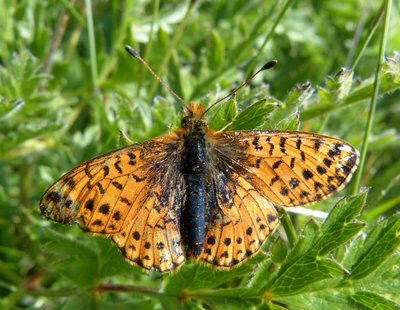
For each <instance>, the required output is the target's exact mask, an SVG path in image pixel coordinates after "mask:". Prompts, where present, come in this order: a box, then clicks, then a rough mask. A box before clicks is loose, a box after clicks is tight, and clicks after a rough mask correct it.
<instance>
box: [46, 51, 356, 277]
mask: <svg viewBox="0 0 400 310" xmlns="http://www.w3.org/2000/svg"><path fill="white" fill-rule="evenodd" d="M127 49H128V51H129V52H130V53H131V54H132V55H134V56H135V57H136V58H138V59H139V60H141V61H142V62H144V61H143V60H142V59H141V58H140V56H139V55H137V54H136V52H134V51H133V50H132V49H131V48H130V47H127ZM144 64H145V63H144ZM145 65H146V66H147V64H145ZM272 65H273V64H272ZM270 66H271V64H269V65H267V67H270ZM263 69H265V68H263ZM150 71H151V69H150ZM260 71H261V70H260ZM253 76H254V75H253ZM250 80H251V79H248V80H246V82H245V83H243V84H242V85H241V86H240V87H239V88H241V87H242V86H244V85H245V84H247V83H248V82H249V81H250ZM161 82H162V81H161ZM162 83H163V82H162ZM163 84H164V83H163ZM239 88H238V89H239ZM236 90H237V89H236ZM171 92H172V91H171ZM172 93H173V92H172ZM173 94H174V95H175V93H173ZM178 98H179V97H178ZM179 99H180V98H179ZM223 99H225V98H223ZM218 102H219V101H218ZM205 112H206V111H204V108H203V106H202V105H200V104H193V103H192V104H190V105H189V106H187V115H186V116H185V117H184V118H183V119H182V123H181V127H180V128H179V129H178V130H176V131H175V132H171V133H169V134H167V135H165V136H162V137H159V138H156V139H153V140H149V141H146V142H142V143H136V144H132V145H130V146H127V147H123V148H120V149H117V150H115V151H112V152H110V153H107V154H105V155H102V156H99V157H96V158H94V159H91V160H89V161H87V162H84V163H82V164H81V165H79V166H78V167H76V168H75V169H73V170H71V171H70V172H68V173H67V174H65V175H64V176H62V177H61V178H60V179H59V180H58V181H57V182H56V183H55V184H53V185H52V186H51V187H50V188H49V189H48V191H47V192H46V193H45V195H44V197H43V198H42V201H41V203H40V210H41V212H42V214H43V215H44V216H45V217H47V218H49V219H51V220H54V221H56V222H60V223H64V224H78V225H79V227H80V228H81V229H82V230H84V231H87V232H90V233H95V234H100V235H103V236H109V237H111V239H112V240H113V241H114V242H115V243H116V244H117V246H118V248H119V249H120V251H121V253H122V254H123V255H124V256H125V257H126V258H127V259H128V260H129V261H130V262H132V263H133V264H135V265H138V266H141V267H143V268H145V269H148V270H157V271H160V272H165V271H173V270H176V269H177V268H179V267H180V266H182V265H183V264H184V262H185V260H186V258H190V259H192V260H195V261H204V262H207V263H209V264H211V265H214V266H216V267H220V268H228V269H230V268H233V267H236V266H238V265H239V264H240V263H242V262H244V261H245V260H246V259H248V258H249V257H250V256H252V255H253V254H255V253H257V251H258V250H259V249H260V247H261V245H262V244H263V242H264V240H265V239H266V238H267V237H268V236H269V235H270V234H271V233H272V232H273V231H274V229H275V228H276V227H277V225H278V222H279V219H278V213H277V211H276V209H275V207H274V206H301V205H307V204H310V203H312V202H315V201H319V200H321V199H324V198H326V197H328V196H330V195H331V194H333V193H335V192H338V191H339V190H341V189H342V188H343V187H344V186H345V184H346V183H347V182H348V181H349V179H350V178H351V175H352V174H353V172H354V170H355V169H356V167H357V164H358V152H357V150H356V149H355V148H354V147H352V146H351V145H350V144H348V143H346V142H344V141H342V140H340V139H337V138H333V137H328V136H323V135H319V134H314V133H309V132H301V131H270V130H249V131H247V130H242V131H231V132H223V131H214V130H211V129H210V128H208V126H207V123H206V121H205V120H204V114H205Z"/></svg>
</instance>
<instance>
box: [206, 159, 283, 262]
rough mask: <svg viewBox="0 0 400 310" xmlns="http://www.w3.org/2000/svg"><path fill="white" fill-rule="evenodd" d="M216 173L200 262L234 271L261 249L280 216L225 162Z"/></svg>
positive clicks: (215, 169)
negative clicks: (213, 202) (214, 201)
mask: <svg viewBox="0 0 400 310" xmlns="http://www.w3.org/2000/svg"><path fill="white" fill-rule="evenodd" d="M217 162H218V161H217ZM217 162H214V163H217ZM213 171H214V173H213V178H212V179H213V182H214V183H215V192H216V195H215V196H216V206H215V207H214V208H212V209H211V218H210V221H209V223H208V226H207V233H206V236H205V243H204V250H203V253H202V256H201V259H202V260H204V261H206V262H208V263H210V264H212V265H215V266H218V267H224V268H232V267H235V266H236V265H238V264H239V263H241V262H243V261H245V260H246V259H248V258H249V257H250V256H251V255H253V254H255V253H256V252H257V251H258V250H259V249H260V247H261V245H262V243H263V242H264V240H265V239H266V238H267V237H268V235H270V234H271V232H272V231H273V230H274V229H275V227H276V226H277V224H278V214H277V212H276V210H275V208H274V206H273V205H272V204H271V203H270V202H269V201H268V200H266V199H265V198H264V197H263V196H262V195H260V193H259V192H258V191H256V190H255V189H254V187H253V186H252V185H251V184H250V183H249V182H248V181H247V180H245V179H244V178H243V177H241V176H240V175H238V174H237V173H236V172H235V171H234V170H231V169H230V168H228V166H226V164H225V163H224V162H222V161H220V162H219V163H218V166H216V167H214V170H213Z"/></svg>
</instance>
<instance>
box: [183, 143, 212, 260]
mask: <svg viewBox="0 0 400 310" xmlns="http://www.w3.org/2000/svg"><path fill="white" fill-rule="evenodd" d="M206 163H207V155H206V146H205V140H204V136H202V135H195V136H189V137H185V143H184V151H183V160H182V174H183V176H184V180H185V185H186V189H185V190H186V203H185V208H184V212H183V214H182V223H183V225H182V227H183V229H184V232H183V235H185V236H186V239H187V245H188V254H189V255H190V256H194V257H196V256H199V255H200V254H201V252H202V250H203V243H204V235H205V206H206V174H207V165H206Z"/></svg>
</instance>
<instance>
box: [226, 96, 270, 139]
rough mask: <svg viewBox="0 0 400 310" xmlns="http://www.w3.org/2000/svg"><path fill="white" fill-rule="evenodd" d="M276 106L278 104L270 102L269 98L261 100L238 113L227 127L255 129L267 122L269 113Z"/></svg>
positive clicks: (232, 128) (231, 128) (229, 128)
mask: <svg viewBox="0 0 400 310" xmlns="http://www.w3.org/2000/svg"><path fill="white" fill-rule="evenodd" d="M275 108H276V105H274V104H271V103H269V102H268V100H266V99H263V100H260V101H258V102H256V103H254V104H252V105H251V106H249V107H247V108H246V109H244V110H243V111H242V112H241V113H240V114H239V115H237V116H236V117H235V119H234V120H233V122H232V124H231V125H230V126H229V127H228V128H227V131H228V130H245V129H255V128H257V127H258V126H261V125H262V124H263V123H264V122H265V119H266V117H267V115H268V114H269V113H271V112H272V111H273V110H274V109H275Z"/></svg>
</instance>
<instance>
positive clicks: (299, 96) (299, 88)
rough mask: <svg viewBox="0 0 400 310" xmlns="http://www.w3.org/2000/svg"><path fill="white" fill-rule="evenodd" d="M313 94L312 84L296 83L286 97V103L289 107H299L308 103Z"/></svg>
mask: <svg viewBox="0 0 400 310" xmlns="http://www.w3.org/2000/svg"><path fill="white" fill-rule="evenodd" d="M311 94H312V89H311V84H310V83H308V82H307V83H304V84H301V85H296V86H295V87H294V88H292V89H291V90H290V92H289V94H288V95H287V97H286V100H285V105H286V106H287V107H291V106H296V107H299V106H301V105H303V104H306V103H307V102H308V100H309V98H310V96H311Z"/></svg>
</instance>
